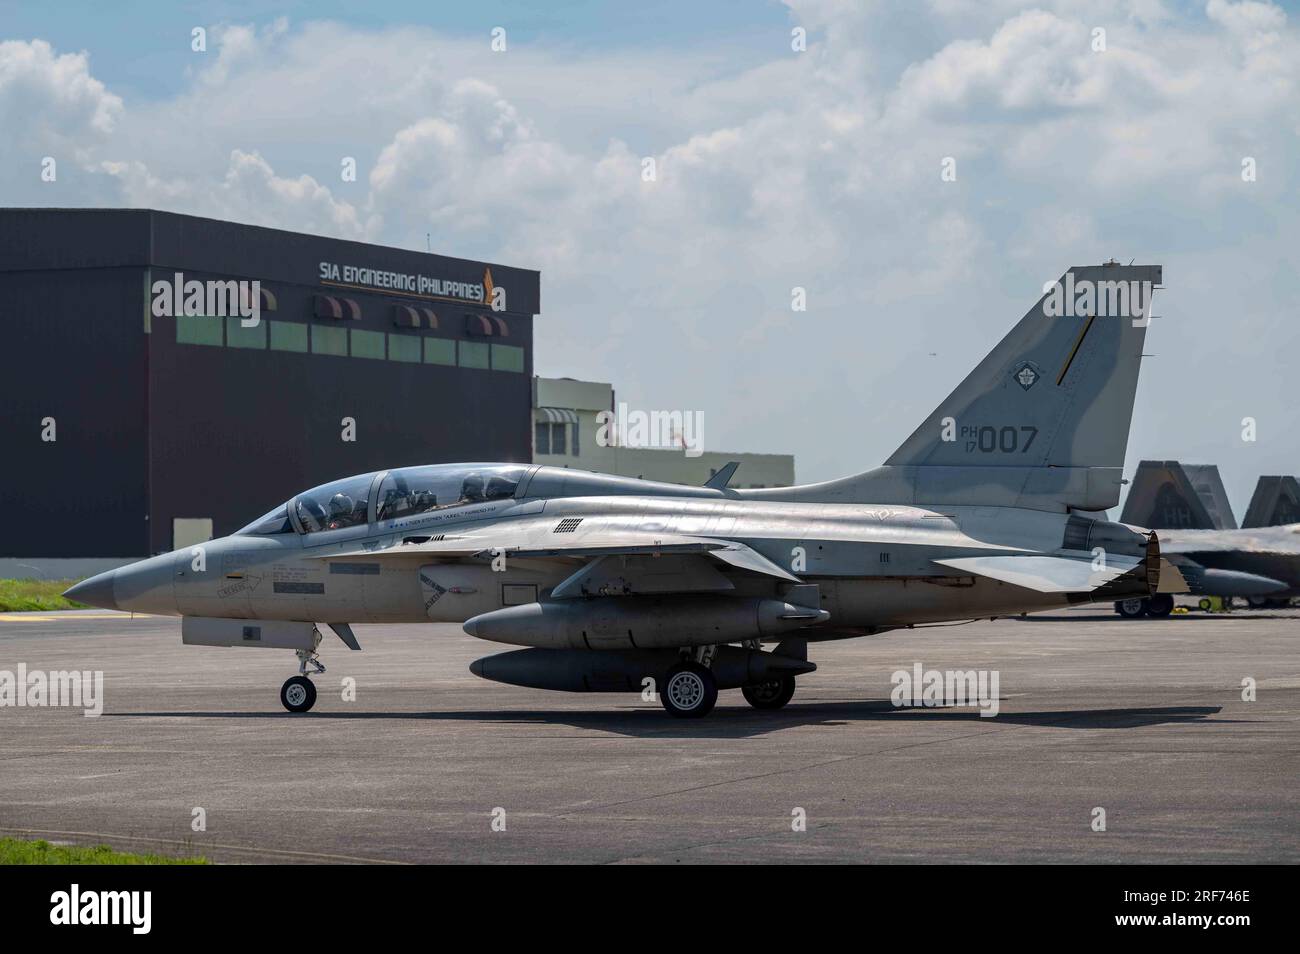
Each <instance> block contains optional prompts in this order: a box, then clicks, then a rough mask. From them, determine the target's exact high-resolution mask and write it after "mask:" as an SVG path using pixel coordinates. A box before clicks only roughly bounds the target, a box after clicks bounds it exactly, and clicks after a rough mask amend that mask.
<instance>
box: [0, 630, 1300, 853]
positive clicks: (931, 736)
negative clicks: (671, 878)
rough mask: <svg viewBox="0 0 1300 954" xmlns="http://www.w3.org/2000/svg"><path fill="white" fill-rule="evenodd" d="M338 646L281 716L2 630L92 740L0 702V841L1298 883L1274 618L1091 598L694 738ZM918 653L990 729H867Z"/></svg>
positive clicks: (1291, 710) (379, 646) (428, 644)
mask: <svg viewBox="0 0 1300 954" xmlns="http://www.w3.org/2000/svg"><path fill="white" fill-rule="evenodd" d="M355 630H356V633H357V636H358V638H359V640H360V642H361V646H362V649H363V651H362V652H359V653H358V652H349V651H348V650H347V649H346V648H345V647H344V646H343V645H342V643H341V642H339V641H338V640H337V639H336V638H335V637H334V636H333V635H332V634H330V633H328V632H327V634H326V638H325V642H324V643H323V644H322V658H323V660H324V661H325V663H326V665H327V666H328V667H329V671H328V672H327V673H326V674H325V675H323V676H318V677H316V684H317V686H318V687H319V690H320V698H319V701H318V702H317V704H316V708H315V709H314V710H313V711H312V712H311V713H309V714H306V715H297V716H295V715H290V714H288V713H286V712H285V711H284V710H283V709H282V708H281V706H280V702H279V695H278V694H279V688H280V684H281V683H282V682H283V681H284V679H285V678H286V677H287V676H290V675H292V674H293V673H294V672H295V671H296V660H294V658H293V655H292V654H291V653H289V652H287V651H276V650H261V649H213V648H195V647H187V646H182V645H181V641H180V623H179V620H177V619H171V618H163V617H159V618H141V617H136V618H131V617H129V616H126V615H125V614H117V613H110V612H106V611H102V610H89V611H84V612H73V613H20V614H14V613H10V614H3V615H0V670H8V671H10V672H16V670H17V669H18V666H19V665H20V664H25V666H26V667H27V669H28V670H29V671H32V670H43V671H48V670H70V669H78V670H102V671H103V673H104V711H103V715H102V716H100V717H98V718H86V717H85V716H84V715H83V713H82V711H81V710H80V709H77V708H30V707H5V708H0V834H9V835H17V836H20V837H29V838H37V837H39V838H45V839H47V840H51V841H67V842H74V843H87V844H94V843H101V842H103V843H107V844H110V845H112V846H114V847H117V848H121V849H127V850H137V851H151V852H159V853H165V854H189V853H196V854H201V855H204V856H206V857H208V858H211V859H213V860H216V861H223V862H367V861H369V862H399V863H400V862H593V863H610V862H668V863H675V862H681V863H692V862H755V861H757V862H1103V863H1106V862H1230V863H1258V862H1291V863H1295V862H1296V861H1300V795H1297V786H1296V780H1297V778H1300V651H1298V650H1300V643H1298V642H1297V638H1298V637H1300V613H1296V612H1294V611H1261V612H1235V613H1232V614H1229V615H1219V616H1206V615H1204V614H1199V613H1195V614H1190V615H1186V616H1175V617H1173V618H1170V619H1166V620H1141V621H1129V620H1122V619H1120V618H1119V617H1117V616H1115V615H1114V614H1113V613H1111V612H1110V609H1109V607H1108V606H1091V607H1085V608H1079V609H1074V610H1070V611H1068V612H1061V613H1058V614H1046V615H1039V616H1034V617H1028V618H1023V619H1011V620H999V621H996V622H984V623H973V624H969V625H961V626H947V627H934V628H926V629H918V630H912V631H900V632H894V633H889V634H886V635H884V636H880V637H875V638H868V639H859V640H851V641H846V642H841V643H827V644H815V645H813V646H812V647H810V658H811V659H812V660H813V661H814V662H816V663H817V664H818V666H819V667H820V668H819V670H818V672H816V673H813V674H811V675H809V676H806V677H803V678H801V679H800V683H799V690H798V692H797V693H796V694H795V698H794V701H793V702H792V703H791V704H790V705H789V706H788V707H787V708H786V709H784V710H781V711H779V712H758V711H755V710H752V709H750V708H749V706H748V705H746V704H745V702H744V700H743V699H742V697H741V695H740V693H739V692H738V691H727V692H723V693H722V694H721V696H720V698H719V703H718V708H717V709H716V710H715V711H714V713H713V715H712V716H710V717H709V718H707V719H704V720H700V721H679V720H675V719H671V718H670V717H669V716H668V715H667V714H666V713H665V712H664V711H663V710H662V708H661V707H660V706H659V705H658V703H647V702H642V701H641V699H640V697H639V696H636V695H586V694H581V695H580V694H567V693H548V692H543V691H539V690H530V689H520V688H516V687H512V686H504V685H499V684H496V683H489V682H484V681H483V680H481V679H478V678H477V677H475V676H473V675H471V674H470V673H469V671H468V669H467V667H468V665H469V663H470V662H471V661H472V660H474V659H476V658H478V657H480V656H484V655H488V654H489V653H492V652H495V651H498V650H499V651H506V650H508V649H510V648H512V647H498V646H496V645H495V644H491V643H485V642H483V641H481V640H476V639H473V638H471V637H469V636H466V635H464V634H463V633H461V632H460V630H459V627H457V626H448V625H412V626H368V625H359V626H357V627H355ZM918 662H919V663H921V664H922V666H923V667H924V668H925V669H938V670H948V669H960V670H969V669H976V670H980V669H986V670H996V671H997V672H998V675H999V696H1000V702H999V707H1000V711H999V713H998V715H997V716H996V717H994V718H981V717H980V715H979V709H978V708H975V707H965V708H955V707H946V708H896V707H894V706H893V705H892V704H891V701H890V693H891V689H892V683H891V673H893V672H894V671H896V670H904V669H905V670H909V671H910V670H912V668H913V666H914V664H916V663H918ZM345 678H346V679H353V680H355V686H356V697H355V701H344V699H343V698H342V694H343V680H344V679H345ZM1244 679H1252V680H1254V683H1255V686H1256V693H1257V697H1256V699H1255V701H1243V698H1242V695H1243V689H1242V681H1243V680H1244ZM1098 808H1103V809H1104V810H1105V828H1106V830H1105V831H1095V830H1094V829H1093V826H1094V818H1095V817H1096V814H1095V809H1098ZM196 809H202V813H203V817H204V818H205V820H206V830H205V831H194V830H192V820H193V819H194V817H195V815H196V811H195V810H196ZM801 816H802V817H805V818H806V830H802V831H796V830H794V827H795V825H794V823H795V822H796V821H797V820H798V819H799V818H800V817H801ZM494 818H496V819H498V821H499V820H501V819H504V829H505V830H504V831H498V830H494V827H493V821H494ZM497 827H500V825H499V824H498V826H497Z"/></svg>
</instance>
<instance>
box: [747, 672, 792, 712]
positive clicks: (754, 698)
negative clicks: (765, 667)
mask: <svg viewBox="0 0 1300 954" xmlns="http://www.w3.org/2000/svg"><path fill="white" fill-rule="evenodd" d="M740 694H741V695H742V696H744V697H745V701H746V702H748V703H749V704H750V705H751V706H753V707H754V708H755V709H780V708H781V707H782V706H784V705H785V704H786V703H787V702H789V701H790V698H791V697H792V696H793V695H794V676H781V677H779V678H777V679H771V680H769V681H767V682H760V683H759V684H758V685H756V686H745V687H744V688H742V689H741V690H740Z"/></svg>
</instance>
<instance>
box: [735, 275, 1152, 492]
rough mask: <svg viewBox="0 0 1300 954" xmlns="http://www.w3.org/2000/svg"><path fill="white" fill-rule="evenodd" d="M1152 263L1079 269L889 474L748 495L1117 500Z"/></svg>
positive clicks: (906, 445)
mask: <svg viewBox="0 0 1300 954" xmlns="http://www.w3.org/2000/svg"><path fill="white" fill-rule="evenodd" d="M1160 280H1161V267H1160V266H1159V265H1137V266H1133V265H1120V264H1118V263H1115V262H1111V263H1108V264H1106V265H1093V266H1087V267H1076V268H1072V269H1070V270H1069V271H1067V272H1066V273H1065V274H1064V275H1063V276H1061V278H1060V280H1059V281H1057V282H1054V283H1052V284H1051V285H1049V286H1047V288H1046V289H1045V293H1044V295H1043V297H1042V298H1040V299H1039V300H1038V303H1037V304H1036V305H1034V307H1033V308H1031V309H1029V311H1028V313H1027V314H1026V315H1025V316H1024V317H1023V318H1021V319H1020V321H1019V322H1018V323H1017V324H1016V325H1015V327H1013V328H1012V329H1011V331H1010V332H1008V333H1007V335H1006V337H1005V338H1003V339H1002V340H1001V341H1000V342H999V343H998V344H997V346H996V347H994V348H993V350H992V351H990V352H989V353H988V355H987V356H986V357H985V358H984V360H983V361H981V362H980V363H979V364H978V365H977V366H976V368H975V370H974V371H972V372H971V373H970V374H969V375H967V377H966V379H965V380H964V381H962V382H961V384H959V385H957V388H956V390H954V391H953V392H952V393H951V394H949V395H948V397H946V398H945V399H944V400H943V402H942V403H941V404H940V405H939V406H938V407H937V408H935V410H934V412H933V413H932V414H931V415H930V416H929V417H928V418H926V420H925V422H924V423H923V424H921V426H920V427H918V428H917V429H916V430H915V431H914V432H913V433H912V436H911V437H909V438H908V439H907V440H906V441H904V442H903V445H902V446H901V447H899V448H898V450H896V451H894V453H893V454H892V455H891V456H890V458H889V460H888V461H887V462H886V463H885V466H884V467H879V468H877V469H876V470H872V471H868V472H867V473H864V474H858V475H857V476H854V477H845V478H843V479H841V480H833V481H828V482H827V483H824V484H812V485H809V486H806V487H792V488H784V489H782V490H779V491H774V492H764V491H746V492H745V495H746V496H762V497H774V498H780V499H785V500H817V501H828V502H840V501H842V502H846V503H853V502H869V503H915V504H929V505H945V504H953V505H957V504H971V505H982V506H1003V507H1028V508H1033V509H1038V510H1051V511H1057V512H1060V511H1064V510H1069V509H1078V510H1106V509H1107V508H1109V507H1113V506H1115V505H1116V504H1117V503H1118V502H1119V491H1120V484H1121V482H1122V475H1123V467H1124V450H1125V447H1126V445H1127V444H1128V432H1129V424H1130V421H1131V420H1132V417H1133V401H1134V398H1135V395H1136V393H1137V378H1138V369H1139V367H1140V365H1141V363H1142V343H1143V341H1144V340H1145V337H1146V325H1147V319H1148V318H1149V317H1150V306H1151V296H1152V293H1153V292H1154V291H1155V290H1156V289H1157V288H1158V287H1159V286H1160Z"/></svg>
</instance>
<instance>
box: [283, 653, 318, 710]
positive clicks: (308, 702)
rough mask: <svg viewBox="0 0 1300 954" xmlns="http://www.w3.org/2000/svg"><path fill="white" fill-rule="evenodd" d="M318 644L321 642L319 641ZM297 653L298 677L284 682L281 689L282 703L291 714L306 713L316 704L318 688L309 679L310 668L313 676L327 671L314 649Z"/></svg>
mask: <svg viewBox="0 0 1300 954" xmlns="http://www.w3.org/2000/svg"><path fill="white" fill-rule="evenodd" d="M317 642H318V643H319V642H320V640H319V639H317ZM296 652H297V654H298V675H296V676H292V677H290V678H289V679H286V680H285V681H284V685H283V686H281V687H280V702H281V703H282V704H283V705H284V707H285V708H286V709H288V710H289V711H290V712H306V711H307V710H309V709H310V708H311V707H312V706H314V705H315V704H316V686H315V684H314V683H313V682H312V681H311V679H309V678H308V674H307V669H308V668H309V667H310V669H311V674H312V675H318V674H320V673H323V672H324V671H325V664H324V663H323V662H321V661H320V659H319V658H318V657H317V656H316V651H315V650H314V649H313V650H310V651H308V650H306V649H299V650H296Z"/></svg>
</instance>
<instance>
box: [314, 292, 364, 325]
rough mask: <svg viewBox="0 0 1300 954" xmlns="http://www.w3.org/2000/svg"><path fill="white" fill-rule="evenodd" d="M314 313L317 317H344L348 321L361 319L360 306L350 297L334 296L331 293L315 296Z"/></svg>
mask: <svg viewBox="0 0 1300 954" xmlns="http://www.w3.org/2000/svg"><path fill="white" fill-rule="evenodd" d="M314 307H315V313H316V317H317V318H340V319H343V318H346V319H348V320H350V321H360V320H361V306H360V305H358V304H357V303H356V302H355V301H353V300H352V299H351V298H336V297H334V296H333V295H317V296H315V302H314Z"/></svg>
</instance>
